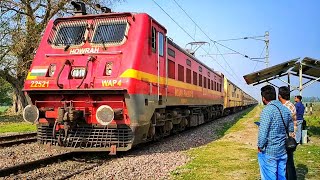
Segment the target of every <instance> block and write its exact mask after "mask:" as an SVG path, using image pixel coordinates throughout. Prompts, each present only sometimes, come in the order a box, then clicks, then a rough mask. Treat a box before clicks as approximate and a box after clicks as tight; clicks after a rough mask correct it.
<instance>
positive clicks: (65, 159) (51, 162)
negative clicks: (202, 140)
mask: <svg viewBox="0 0 320 180" xmlns="http://www.w3.org/2000/svg"><path fill="white" fill-rule="evenodd" d="M224 118H227V117H222V118H219V119H220V120H222V121H224V120H223V119H224ZM219 119H217V120H219ZM205 124H207V123H205ZM205 124H204V125H201V126H198V127H196V128H191V129H188V130H186V131H184V132H182V133H179V136H186V134H189V133H190V132H194V131H197V129H201V128H203V127H205ZM175 138H177V136H176V135H172V136H169V137H166V138H164V139H166V141H168V140H170V139H171V140H173V139H175ZM11 140H12V139H11ZM163 142H165V141H163ZM157 143H161V142H157ZM152 144H155V142H149V143H146V144H144V146H137V147H135V148H133V150H132V151H130V152H124V153H120V154H118V155H120V157H126V155H127V154H129V155H130V154H137V153H138V152H140V151H146V152H147V151H149V150H148V146H149V145H152ZM154 151H155V152H157V153H159V152H158V151H156V150H154ZM170 151H172V150H170ZM138 154H139V153H138ZM92 155H93V154H92V153H85V152H68V153H64V154H60V155H55V156H51V157H46V158H42V159H39V160H34V161H30V162H27V163H23V164H18V165H14V166H11V167H7V168H4V169H2V170H0V177H8V176H11V177H18V178H25V177H35V179H37V178H39V177H40V176H43V173H41V172H51V174H50V173H49V174H48V175H49V176H52V177H54V179H69V178H72V177H76V176H77V175H78V174H81V173H83V172H84V171H90V170H91V169H94V168H96V167H100V166H103V164H104V163H105V162H106V161H108V160H111V159H113V158H117V157H119V156H117V157H109V156H107V155H106V154H104V153H103V154H100V153H99V154H95V155H94V156H99V157H100V156H101V155H104V156H103V157H100V158H96V160H95V161H93V162H92V161H91V162H89V161H88V160H87V159H88V158H89V159H90V157H92ZM137 158H139V156H137ZM82 159H85V160H82ZM97 159H98V160H97ZM119 161H120V160H119ZM77 163H78V164H77ZM63 164H64V165H63ZM70 164H73V166H74V164H77V168H73V166H72V165H70ZM81 164H87V165H85V166H83V167H82V166H81ZM80 166H81V167H80ZM104 166H107V165H106V164H104ZM57 167H58V168H60V167H63V168H61V169H62V170H60V171H61V172H62V173H60V174H59V175H54V174H55V172H53V173H52V171H53V170H49V171H48V170H47V169H54V170H57V169H58V168H57ZM66 167H67V169H68V171H67V172H66V171H64V170H65V169H66ZM68 167H70V169H69V168H68ZM39 169H41V170H39ZM58 171H59V170H58ZM52 174H53V175H52Z"/></svg>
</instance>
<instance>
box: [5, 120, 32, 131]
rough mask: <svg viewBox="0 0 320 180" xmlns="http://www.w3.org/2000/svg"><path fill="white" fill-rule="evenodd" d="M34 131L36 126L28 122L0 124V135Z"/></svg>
mask: <svg viewBox="0 0 320 180" xmlns="http://www.w3.org/2000/svg"><path fill="white" fill-rule="evenodd" d="M30 131H36V125H34V124H30V123H28V122H20V123H3V124H0V133H8V132H30Z"/></svg>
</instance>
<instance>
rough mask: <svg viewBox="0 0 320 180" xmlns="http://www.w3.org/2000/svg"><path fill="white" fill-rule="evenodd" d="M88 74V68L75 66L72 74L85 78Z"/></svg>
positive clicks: (74, 76) (75, 76)
mask: <svg viewBox="0 0 320 180" xmlns="http://www.w3.org/2000/svg"><path fill="white" fill-rule="evenodd" d="M85 74H86V70H85V69H84V68H74V69H72V71H71V76H72V77H73V78H83V77H84V76H85Z"/></svg>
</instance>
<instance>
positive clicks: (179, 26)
mask: <svg viewBox="0 0 320 180" xmlns="http://www.w3.org/2000/svg"><path fill="white" fill-rule="evenodd" d="M152 1H153V2H154V3H155V4H156V5H157V6H158V7H159V8H160V9H161V10H162V11H163V12H164V13H165V14H166V15H167V16H168V17H169V18H170V19H171V20H172V21H173V22H174V23H175V24H176V25H177V26H178V27H179V28H180V29H181V30H182V31H183V32H185V33H186V34H187V35H188V36H189V37H190V38H191V39H192V40H194V41H196V40H195V39H194V38H193V37H192V36H191V35H190V34H189V33H188V32H187V31H186V30H185V29H184V28H183V27H182V26H181V25H180V24H179V23H178V22H177V21H176V20H174V19H173V18H172V17H171V16H170V14H169V13H167V11H166V10H164V9H163V8H162V7H161V6H160V5H159V4H158V3H157V2H156V1H155V0H152ZM196 26H197V27H198V25H196ZM198 28H199V27H198ZM200 30H201V29H200ZM201 31H202V30H201ZM201 48H202V49H203V51H205V52H206V53H207V54H210V53H209V52H208V51H206V50H205V49H204V48H203V47H201ZM209 57H211V56H209ZM211 58H212V59H214V58H213V57H211ZM214 60H215V61H216V62H217V64H218V65H219V66H220V67H221V68H222V69H223V70H225V71H226V72H227V73H228V74H229V75H230V76H232V77H233V78H235V77H234V76H233V75H232V74H230V73H229V71H227V70H226V69H225V68H224V67H223V66H222V65H221V64H220V63H219V62H218V61H217V60H216V59H214ZM235 79H236V78H235Z"/></svg>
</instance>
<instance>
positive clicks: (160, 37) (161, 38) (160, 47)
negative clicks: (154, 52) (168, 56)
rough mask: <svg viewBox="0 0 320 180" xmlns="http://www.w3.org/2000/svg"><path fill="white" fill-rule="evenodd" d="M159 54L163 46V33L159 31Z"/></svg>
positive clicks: (161, 52) (161, 54)
mask: <svg viewBox="0 0 320 180" xmlns="http://www.w3.org/2000/svg"><path fill="white" fill-rule="evenodd" d="M158 42H159V55H160V56H163V50H164V49H163V46H164V43H163V34H162V33H160V32H159V41H158Z"/></svg>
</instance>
